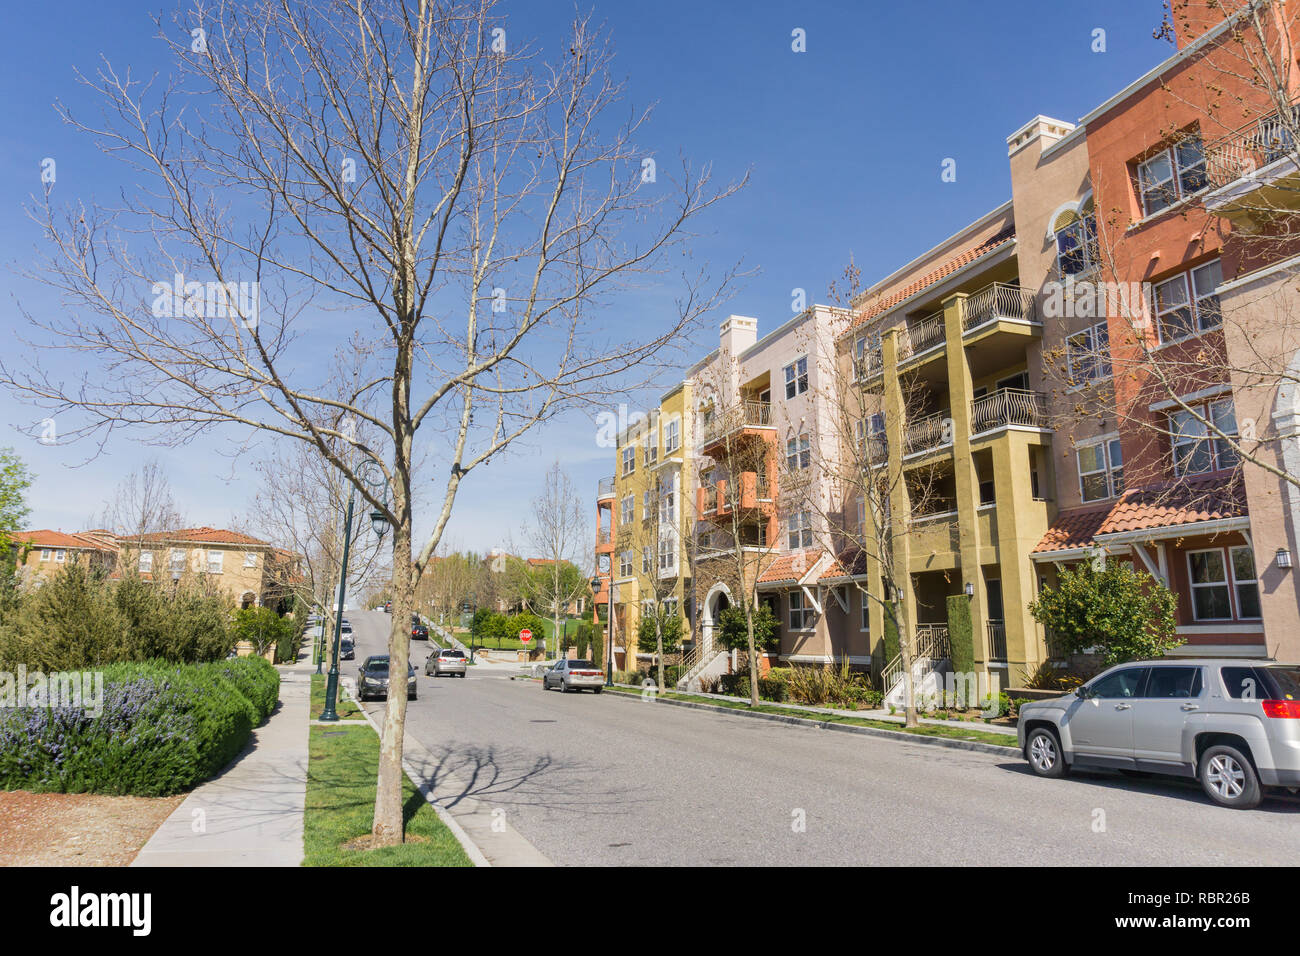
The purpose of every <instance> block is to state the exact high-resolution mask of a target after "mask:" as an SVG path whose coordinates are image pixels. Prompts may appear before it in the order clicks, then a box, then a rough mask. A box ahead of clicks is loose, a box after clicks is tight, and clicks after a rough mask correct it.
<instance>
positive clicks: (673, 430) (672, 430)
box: [664, 418, 682, 455]
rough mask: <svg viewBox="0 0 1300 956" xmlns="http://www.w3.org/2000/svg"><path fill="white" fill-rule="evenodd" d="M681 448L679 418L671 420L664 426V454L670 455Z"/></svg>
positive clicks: (680, 423)
mask: <svg viewBox="0 0 1300 956" xmlns="http://www.w3.org/2000/svg"><path fill="white" fill-rule="evenodd" d="M681 447H682V421H681V419H680V418H673V419H670V420H669V421H668V422H666V423H665V424H664V454H665V455H671V454H672V453H673V452H675V451H676V450H677V449H678V448H681Z"/></svg>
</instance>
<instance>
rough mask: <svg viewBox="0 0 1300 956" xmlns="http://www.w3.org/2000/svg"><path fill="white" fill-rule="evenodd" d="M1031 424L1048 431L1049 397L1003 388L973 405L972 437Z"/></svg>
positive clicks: (971, 406)
mask: <svg viewBox="0 0 1300 956" xmlns="http://www.w3.org/2000/svg"><path fill="white" fill-rule="evenodd" d="M1008 425H1029V426H1032V427H1034V428H1047V427H1049V426H1048V423H1047V397H1046V396H1045V395H1043V394H1042V393H1041V392H1035V391H1031V390H1030V389H1027V388H1000V389H998V390H997V391H996V392H992V393H990V394H988V395H983V396H981V397H979V398H977V399H975V400H974V401H973V402H971V403H970V430H971V434H974V435H978V434H979V433H980V432H986V431H991V430H992V429H994V428H1005V427H1007V426H1008Z"/></svg>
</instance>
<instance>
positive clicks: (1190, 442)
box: [1169, 398, 1238, 475]
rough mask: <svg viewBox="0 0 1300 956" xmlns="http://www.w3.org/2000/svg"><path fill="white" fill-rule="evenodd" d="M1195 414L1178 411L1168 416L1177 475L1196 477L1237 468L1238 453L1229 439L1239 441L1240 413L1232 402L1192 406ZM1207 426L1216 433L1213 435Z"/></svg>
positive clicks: (1225, 400) (1222, 401)
mask: <svg viewBox="0 0 1300 956" xmlns="http://www.w3.org/2000/svg"><path fill="white" fill-rule="evenodd" d="M1190 407H1191V408H1192V410H1193V411H1187V410H1185V409H1181V408H1180V409H1178V410H1177V411H1174V412H1171V413H1170V415H1169V431H1170V433H1171V435H1172V436H1173V446H1174V474H1176V475H1195V474H1199V473H1201V472H1204V471H1220V470H1222V469H1225V468H1233V467H1235V466H1236V464H1237V460H1238V459H1237V452H1236V450H1235V449H1234V448H1233V447H1232V442H1231V441H1230V440H1229V438H1220V437H1218V435H1219V434H1220V433H1222V434H1223V435H1227V436H1229V437H1230V438H1236V437H1237V412H1236V409H1235V408H1234V407H1233V404H1232V399H1231V398H1220V399H1216V400H1214V401H1210V402H1207V403H1205V404H1199V403H1198V404H1196V405H1192V406H1190ZM1207 422H1209V423H1212V424H1213V425H1214V428H1215V429H1217V431H1216V432H1215V433H1214V434H1213V435H1211V432H1210V429H1209V427H1208V426H1207V424H1206V423H1207Z"/></svg>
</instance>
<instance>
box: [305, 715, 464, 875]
mask: <svg viewBox="0 0 1300 956" xmlns="http://www.w3.org/2000/svg"><path fill="white" fill-rule="evenodd" d="M340 716H342V710H341V708H340ZM310 747H311V749H310V754H311V762H310V764H309V768H308V773H307V806H306V813H305V814H304V817H303V827H304V832H303V843H304V847H305V849H306V856H305V858H304V859H303V866H471V865H472V864H471V863H470V860H469V857H467V856H466V855H465V851H464V850H463V849H462V848H461V845H460V843H459V842H457V840H456V837H455V836H454V835H453V834H452V832H451V831H450V830H448V829H447V827H446V825H445V824H444V823H443V822H442V821H441V820H439V819H438V815H437V814H436V813H435V812H434V810H433V807H431V806H430V805H429V803H428V802H427V801H426V800H425V799H424V797H422V796H421V795H420V793H419V791H418V790H416V789H415V785H414V784H412V783H411V781H410V780H409V779H408V778H406V777H405V775H403V780H404V782H405V803H404V816H405V820H406V835H407V840H412V838H414V842H408V843H404V844H402V845H401V846H388V847H380V848H378V849H375V850H349V849H346V848H344V846H343V845H344V844H345V843H347V842H348V841H350V840H353V839H355V838H357V837H363V836H365V835H366V834H368V833H369V832H370V826H371V822H372V820H373V819H374V805H375V776H376V774H377V773H378V771H379V737H378V736H377V735H376V734H375V732H374V731H373V730H371V729H370V728H369V727H357V726H344V727H326V726H319V725H317V726H313V727H312V728H311V745H310Z"/></svg>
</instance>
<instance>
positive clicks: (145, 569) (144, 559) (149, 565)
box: [140, 551, 153, 574]
mask: <svg viewBox="0 0 1300 956" xmlns="http://www.w3.org/2000/svg"><path fill="white" fill-rule="evenodd" d="M151 571H153V552H152V551H141V552H140V573H141V574H148V573H150V572H151Z"/></svg>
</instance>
